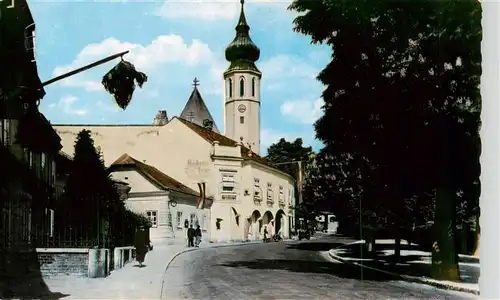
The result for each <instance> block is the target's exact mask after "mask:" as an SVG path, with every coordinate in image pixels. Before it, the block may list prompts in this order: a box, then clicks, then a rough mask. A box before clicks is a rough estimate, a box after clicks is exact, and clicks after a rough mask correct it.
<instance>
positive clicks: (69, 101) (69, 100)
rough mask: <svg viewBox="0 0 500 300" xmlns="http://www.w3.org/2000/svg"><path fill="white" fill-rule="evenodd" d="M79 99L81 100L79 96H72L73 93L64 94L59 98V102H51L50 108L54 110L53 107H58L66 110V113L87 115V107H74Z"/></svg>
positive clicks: (63, 110)
mask: <svg viewBox="0 0 500 300" xmlns="http://www.w3.org/2000/svg"><path fill="white" fill-rule="evenodd" d="M78 100H79V99H78V97H75V96H71V95H69V96H64V97H62V98H61V99H60V100H59V102H58V103H57V104H56V103H51V104H49V109H50V110H52V109H55V108H57V109H61V110H62V112H64V113H65V114H68V115H77V116H85V115H86V114H87V113H88V110H87V109H83V108H80V109H76V108H73V105H74V104H75V102H77V101H78Z"/></svg>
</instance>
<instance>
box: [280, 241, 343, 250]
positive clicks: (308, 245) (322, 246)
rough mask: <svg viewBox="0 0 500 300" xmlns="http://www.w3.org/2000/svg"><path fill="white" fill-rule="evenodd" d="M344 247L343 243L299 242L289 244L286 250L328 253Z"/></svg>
mask: <svg viewBox="0 0 500 300" xmlns="http://www.w3.org/2000/svg"><path fill="white" fill-rule="evenodd" d="M342 245H344V244H343V243H334V242H331V243H328V242H301V243H297V244H290V245H289V246H288V247H287V249H294V250H305V251H328V250H330V249H335V248H338V247H340V246H342Z"/></svg>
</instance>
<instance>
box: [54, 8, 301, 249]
mask: <svg viewBox="0 0 500 300" xmlns="http://www.w3.org/2000/svg"><path fill="white" fill-rule="evenodd" d="M249 31H250V26H248V24H247V21H246V18H245V13H244V10H243V1H242V5H241V13H240V17H239V20H238V23H237V25H236V36H235V38H234V40H233V41H232V42H231V43H230V44H229V45H228V47H227V48H226V51H225V55H226V59H227V60H228V62H229V67H228V68H227V70H226V71H225V72H224V73H223V74H222V75H223V79H224V87H225V88H224V93H223V94H224V125H223V129H224V133H223V134H221V133H220V131H219V127H218V126H217V124H216V122H215V120H214V119H213V117H212V115H211V113H210V111H209V109H208V107H207V105H206V104H205V102H204V101H203V98H202V95H201V93H200V91H199V89H198V79H196V78H195V81H194V88H193V91H192V93H191V95H190V97H189V99H188V101H187V103H186V105H185V107H184V109H183V111H182V112H181V114H180V115H179V116H178V117H173V118H171V119H169V118H168V116H167V112H166V111H165V110H160V111H159V112H158V114H157V115H156V117H155V118H154V119H153V122H152V124H142V125H53V127H54V129H55V130H56V131H57V133H58V134H59V135H60V137H61V139H62V145H63V151H65V152H66V153H68V154H71V155H72V154H73V150H74V149H73V146H74V142H75V138H76V135H77V134H78V132H80V131H81V130H83V129H87V130H90V131H91V134H92V136H93V139H94V142H95V145H96V147H99V148H100V149H101V152H102V155H103V159H104V162H105V164H106V166H110V167H112V168H111V169H110V170H112V171H113V173H112V174H113V176H114V177H116V178H117V179H119V180H120V181H124V182H126V183H128V184H129V186H130V188H131V190H130V193H135V194H134V195H136V197H133V198H129V199H128V200H127V201H128V203H129V204H130V203H131V202H132V201H136V202H133V203H132V204H130V205H128V204H127V205H128V206H129V207H131V209H133V210H135V211H137V212H141V213H145V214H148V216H149V217H152V216H153V215H154V218H155V219H154V222H155V224H157V225H156V226H158V228H161V227H166V228H169V230H158V232H165V233H167V232H171V231H172V227H183V226H182V225H180V224H183V223H184V221H185V220H184V219H183V218H184V217H183V216H187V215H189V216H193V207H194V208H196V210H195V211H197V215H196V216H194V217H190V220H189V223H194V224H193V225H195V224H203V226H202V227H203V230H204V231H205V234H204V236H205V237H207V238H209V239H210V240H212V241H221V240H226V241H227V240H247V239H250V240H252V239H261V238H262V234H263V231H264V228H265V227H267V228H268V232H269V233H270V234H273V233H278V232H279V233H281V234H282V235H283V236H284V237H289V236H290V232H291V229H292V228H293V225H294V224H293V222H294V219H295V218H294V211H293V209H292V208H293V206H294V205H295V195H294V185H295V182H294V179H293V177H292V176H290V175H288V174H286V173H284V172H282V171H280V170H278V169H277V168H275V167H274V166H273V165H272V164H271V163H270V162H268V161H267V160H266V159H264V158H262V157H261V156H259V150H260V131H261V128H260V101H261V95H260V87H261V85H260V82H261V77H262V74H261V72H260V71H259V69H258V68H257V66H256V64H255V63H256V62H257V61H258V59H259V56H260V50H259V48H258V47H257V46H256V45H255V44H254V43H253V41H252V39H251V38H250V34H249ZM141 170H142V171H141ZM144 170H149V171H148V172H149V173H148V172H146V171H144ZM135 171H137V172H138V173H137V174H135V173H133V172H135ZM123 172H128V173H123ZM131 172H132V173H131ZM153 173H154V174H155V175H154V176H153V175H151V174H153ZM125 174H128V175H127V176H125ZM148 174H149V175H148ZM155 176H156V177H155ZM158 178H163V180H164V181H162V182H159V181H158ZM167 179H168V180H167ZM146 181H148V182H150V183H152V184H153V185H148V184H146V183H145V182H146ZM145 188H147V189H149V190H145ZM153 189H154V190H153ZM159 194H162V195H167V194H168V195H170V196H169V197H164V198H158V197H157V198H155V199H153V197H156V196H155V195H159ZM139 196H140V197H139ZM193 196H194V197H195V198H193ZM176 197H177V198H179V199H181V198H182V201H181V202H182V203H183V205H176V206H175V207H173V205H171V204H172V203H173V202H172V201H171V200H175V198H176ZM148 199H149V200H151V201H148ZM162 199H164V200H162ZM169 199H170V200H169ZM195 199H197V200H195ZM153 200H155V201H156V202H154V205H153V202H152V201H153ZM174 202H175V201H174ZM148 205H150V206H152V207H148ZM153 206H154V207H153ZM181 210H186V211H185V212H183V211H181ZM177 229H178V230H180V228H174V229H173V231H174V232H175V230H177ZM160 236H161V237H162V238H169V237H170V236H167V235H165V236H163V235H161V234H160V235H158V237H160Z"/></svg>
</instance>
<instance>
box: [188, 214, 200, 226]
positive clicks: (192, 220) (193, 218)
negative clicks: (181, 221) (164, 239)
mask: <svg viewBox="0 0 500 300" xmlns="http://www.w3.org/2000/svg"><path fill="white" fill-rule="evenodd" d="M189 225H192V226H193V227H196V225H198V224H197V222H196V214H190V215H189Z"/></svg>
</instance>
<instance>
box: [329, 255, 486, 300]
mask: <svg viewBox="0 0 500 300" xmlns="http://www.w3.org/2000/svg"><path fill="white" fill-rule="evenodd" d="M334 252H335V249H331V250H329V251H328V255H329V256H330V257H331V258H332V259H335V260H337V261H340V262H341V263H344V264H351V265H355V266H358V267H362V268H365V269H369V270H372V271H376V272H380V273H384V274H387V275H390V276H394V277H396V278H401V279H402V280H404V281H408V282H415V283H422V284H426V285H430V286H434V287H437V288H439V289H443V290H449V291H456V292H465V293H469V294H474V295H477V296H479V291H478V290H475V289H470V288H466V287H458V286H452V285H447V284H444V283H439V282H434V281H429V280H426V279H424V278H420V277H416V276H409V275H402V274H397V273H393V272H388V271H384V270H380V269H377V268H373V267H368V266H365V265H363V264H361V263H357V262H352V261H349V260H347V259H344V258H342V257H340V256H338V255H336V254H335V253H334Z"/></svg>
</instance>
